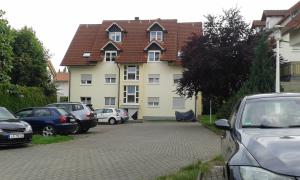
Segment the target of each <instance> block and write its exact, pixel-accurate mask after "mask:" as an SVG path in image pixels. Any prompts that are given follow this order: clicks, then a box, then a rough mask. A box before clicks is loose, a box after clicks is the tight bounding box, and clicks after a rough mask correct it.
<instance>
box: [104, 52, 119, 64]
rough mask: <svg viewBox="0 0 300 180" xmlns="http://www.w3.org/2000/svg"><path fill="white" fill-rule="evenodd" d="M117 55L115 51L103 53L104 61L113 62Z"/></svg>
mask: <svg viewBox="0 0 300 180" xmlns="http://www.w3.org/2000/svg"><path fill="white" fill-rule="evenodd" d="M117 55H118V54H117V51H105V61H107V62H115V61H116V57H117Z"/></svg>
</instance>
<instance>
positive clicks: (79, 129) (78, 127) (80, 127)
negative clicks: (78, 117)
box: [73, 123, 82, 134]
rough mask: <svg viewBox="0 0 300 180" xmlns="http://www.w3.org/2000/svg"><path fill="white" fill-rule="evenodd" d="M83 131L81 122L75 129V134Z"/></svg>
mask: <svg viewBox="0 0 300 180" xmlns="http://www.w3.org/2000/svg"><path fill="white" fill-rule="evenodd" d="M81 132H82V126H81V124H80V123H78V124H77V127H76V129H75V130H74V132H73V133H74V134H80V133H81Z"/></svg>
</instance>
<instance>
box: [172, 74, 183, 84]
mask: <svg viewBox="0 0 300 180" xmlns="http://www.w3.org/2000/svg"><path fill="white" fill-rule="evenodd" d="M181 78H182V74H174V75H173V82H174V84H177V83H179V81H180V79H181Z"/></svg>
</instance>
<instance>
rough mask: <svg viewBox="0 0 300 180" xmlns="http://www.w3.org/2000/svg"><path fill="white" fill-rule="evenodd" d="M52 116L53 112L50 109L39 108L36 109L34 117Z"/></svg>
mask: <svg viewBox="0 0 300 180" xmlns="http://www.w3.org/2000/svg"><path fill="white" fill-rule="evenodd" d="M45 116H51V112H50V110H49V109H37V110H35V111H34V117H45Z"/></svg>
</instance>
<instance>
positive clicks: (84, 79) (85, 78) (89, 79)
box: [81, 74, 92, 85]
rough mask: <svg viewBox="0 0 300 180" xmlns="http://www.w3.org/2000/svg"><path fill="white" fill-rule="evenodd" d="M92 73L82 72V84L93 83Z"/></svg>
mask: <svg viewBox="0 0 300 180" xmlns="http://www.w3.org/2000/svg"><path fill="white" fill-rule="evenodd" d="M91 84H92V75H91V74H81V85H91Z"/></svg>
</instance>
